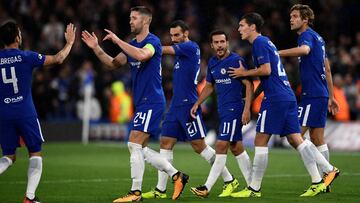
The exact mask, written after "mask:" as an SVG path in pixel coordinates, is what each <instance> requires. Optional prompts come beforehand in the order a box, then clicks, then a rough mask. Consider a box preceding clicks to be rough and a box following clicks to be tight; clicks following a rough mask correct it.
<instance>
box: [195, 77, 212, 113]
mask: <svg viewBox="0 0 360 203" xmlns="http://www.w3.org/2000/svg"><path fill="white" fill-rule="evenodd" d="M213 91H214V85H213V84H211V83H210V82H206V85H205V87H204V89H203V90H202V91H201V94H200V96H199V98H198V100H197V101H196V102H195V104H194V105H193V107H192V108H191V110H190V115H191V116H192V117H193V118H196V115H195V113H196V111H197V109H198V108H199V106H200V105H201V104H202V103H203V102H204V101H205V99H206V98H208V97H209V96H210V95H211V93H212V92H213Z"/></svg>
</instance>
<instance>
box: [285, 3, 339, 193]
mask: <svg viewBox="0 0 360 203" xmlns="http://www.w3.org/2000/svg"><path fill="white" fill-rule="evenodd" d="M314 19H315V15H314V12H313V10H312V9H311V8H310V7H309V6H308V5H302V4H296V5H294V6H293V7H292V8H291V9H290V27H291V30H293V31H295V32H296V33H297V34H298V35H299V38H298V47H295V48H291V49H285V50H280V51H279V55H280V56H284V57H287V56H289V57H299V63H300V67H299V68H300V78H301V84H302V88H301V101H300V104H299V118H300V119H299V121H300V125H301V126H302V127H301V135H302V136H304V134H305V133H306V131H308V130H309V133H310V139H311V141H312V142H313V143H314V145H315V146H316V147H317V148H318V150H319V151H320V152H321V154H322V155H323V156H324V157H325V158H326V160H328V161H329V156H330V155H329V149H328V146H327V144H326V143H325V139H324V128H325V124H326V117H327V111H329V112H331V113H332V114H333V115H335V114H336V113H337V112H338V110H339V105H338V103H337V101H336V100H335V98H334V94H333V83H332V77H331V70H330V63H329V60H328V58H327V57H326V52H325V42H324V40H323V38H322V37H321V36H320V35H319V34H318V33H316V32H315V31H314V30H313V29H311V28H310V26H312V25H313V21H314ZM318 168H319V172H320V174H324V175H325V176H326V175H327V174H326V173H325V171H324V169H322V168H321V167H320V166H318ZM338 174H339V173H337V174H336V175H338ZM327 191H330V186H328V188H327Z"/></svg>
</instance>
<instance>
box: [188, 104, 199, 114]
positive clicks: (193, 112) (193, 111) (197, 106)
mask: <svg viewBox="0 0 360 203" xmlns="http://www.w3.org/2000/svg"><path fill="white" fill-rule="evenodd" d="M198 108H199V105H198V104H197V103H195V104H194V105H193V107H192V108H191V109H190V115H191V117H193V118H196V111H197V109H198Z"/></svg>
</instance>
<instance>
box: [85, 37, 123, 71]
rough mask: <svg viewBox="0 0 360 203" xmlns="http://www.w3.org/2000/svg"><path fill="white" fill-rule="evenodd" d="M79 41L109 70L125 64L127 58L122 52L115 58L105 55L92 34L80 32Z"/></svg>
mask: <svg viewBox="0 0 360 203" xmlns="http://www.w3.org/2000/svg"><path fill="white" fill-rule="evenodd" d="M81 39H82V41H83V42H84V43H85V44H86V45H87V46H88V47H89V48H90V49H92V50H93V51H94V53H95V55H96V56H97V57H98V58H99V60H100V61H101V62H102V63H103V64H105V65H106V66H108V67H109V68H111V69H113V68H117V67H119V66H121V65H124V64H126V63H127V58H126V56H125V54H124V53H122V52H121V53H120V54H118V55H117V56H116V57H115V58H113V57H111V56H109V55H108V54H107V53H105V51H104V50H103V49H102V48H101V47H100V45H99V42H98V38H97V36H96V35H95V33H94V32H92V33H91V34H90V33H89V32H88V31H87V30H84V31H82V33H81Z"/></svg>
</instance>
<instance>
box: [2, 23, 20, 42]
mask: <svg viewBox="0 0 360 203" xmlns="http://www.w3.org/2000/svg"><path fill="white" fill-rule="evenodd" d="M18 35H19V26H18V25H17V24H16V22H14V21H7V22H5V23H4V24H3V25H1V27H0V42H1V44H2V45H6V46H7V45H10V44H12V43H14V42H15V39H16V37H17V36H18Z"/></svg>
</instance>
